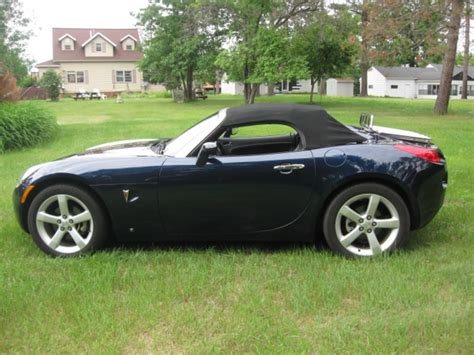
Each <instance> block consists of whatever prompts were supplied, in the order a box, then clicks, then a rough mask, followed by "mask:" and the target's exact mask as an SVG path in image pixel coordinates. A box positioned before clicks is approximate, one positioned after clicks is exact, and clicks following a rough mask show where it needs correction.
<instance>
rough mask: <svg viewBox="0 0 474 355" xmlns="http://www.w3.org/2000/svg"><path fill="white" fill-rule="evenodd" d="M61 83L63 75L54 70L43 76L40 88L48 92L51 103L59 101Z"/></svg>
mask: <svg viewBox="0 0 474 355" xmlns="http://www.w3.org/2000/svg"><path fill="white" fill-rule="evenodd" d="M61 82H62V78H61V75H59V74H58V73H56V72H55V71H54V70H53V69H49V70H48V71H46V72H45V73H44V74H43V77H42V78H41V80H40V86H41V87H43V88H45V89H46V90H48V95H49V98H50V99H51V101H58V100H59V89H60V87H61Z"/></svg>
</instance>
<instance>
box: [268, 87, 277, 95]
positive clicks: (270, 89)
mask: <svg viewBox="0 0 474 355" xmlns="http://www.w3.org/2000/svg"><path fill="white" fill-rule="evenodd" d="M267 90H268V91H267V96H273V95H275V84H268V86H267Z"/></svg>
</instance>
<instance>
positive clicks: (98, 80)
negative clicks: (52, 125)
mask: <svg viewBox="0 0 474 355" xmlns="http://www.w3.org/2000/svg"><path fill="white" fill-rule="evenodd" d="M117 70H130V71H132V75H133V73H134V74H135V78H134V80H133V78H132V82H129V83H117V82H115V79H114V75H115V71H117ZM57 71H58V72H59V73H60V74H61V75H63V89H64V92H65V93H76V92H79V90H86V91H92V90H94V89H99V90H100V91H103V92H113V91H141V90H142V73H141V72H140V71H139V70H138V67H137V66H136V63H135V62H90V63H87V62H82V63H61V64H60V68H59V69H58V70H57ZM68 71H84V72H86V73H87V74H86V80H85V82H84V83H75V84H74V83H68V82H67V77H66V75H67V72H68ZM40 75H41V70H40Z"/></svg>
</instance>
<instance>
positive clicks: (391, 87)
mask: <svg viewBox="0 0 474 355" xmlns="http://www.w3.org/2000/svg"><path fill="white" fill-rule="evenodd" d="M390 89H398V85H390Z"/></svg>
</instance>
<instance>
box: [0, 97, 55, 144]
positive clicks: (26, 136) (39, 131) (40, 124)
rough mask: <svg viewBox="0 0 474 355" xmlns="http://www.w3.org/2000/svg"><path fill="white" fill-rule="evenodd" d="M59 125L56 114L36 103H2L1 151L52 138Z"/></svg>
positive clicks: (0, 125) (0, 108)
mask: <svg viewBox="0 0 474 355" xmlns="http://www.w3.org/2000/svg"><path fill="white" fill-rule="evenodd" d="M57 129H58V125H57V123H56V118H55V117H54V114H53V113H52V112H50V111H48V110H46V109H43V108H41V107H38V106H36V105H34V104H31V103H29V104H11V103H3V104H0V153H3V152H5V151H7V150H14V149H21V148H24V147H28V146H32V145H35V144H38V143H40V142H43V141H45V140H47V139H49V138H51V137H52V136H53V135H54V134H55V133H56V131H57Z"/></svg>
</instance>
